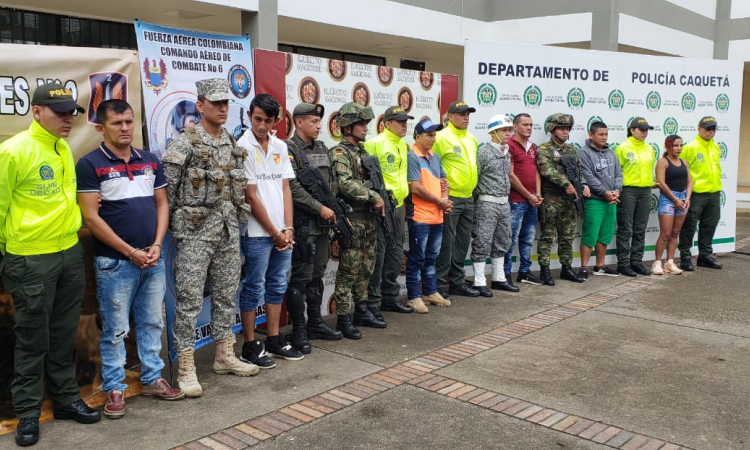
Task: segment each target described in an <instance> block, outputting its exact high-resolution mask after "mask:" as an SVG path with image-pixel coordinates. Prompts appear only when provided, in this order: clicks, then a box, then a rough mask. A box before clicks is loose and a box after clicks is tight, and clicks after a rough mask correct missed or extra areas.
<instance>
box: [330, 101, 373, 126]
mask: <svg viewBox="0 0 750 450" xmlns="http://www.w3.org/2000/svg"><path fill="white" fill-rule="evenodd" d="M374 118H375V113H373V112H372V108H370V107H369V106H367V107H365V106H362V105H360V104H359V103H356V102H349V103H345V104H344V105H342V106H341V108H339V116H338V118H337V119H336V122H337V123H338V124H339V127H348V126H349V125H354V124H355V123H360V122H365V123H366V122H369V121H371V120H372V119H374Z"/></svg>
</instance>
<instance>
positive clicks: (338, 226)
mask: <svg viewBox="0 0 750 450" xmlns="http://www.w3.org/2000/svg"><path fill="white" fill-rule="evenodd" d="M297 180H298V181H299V183H300V184H301V185H302V187H304V188H305V190H306V191H307V192H309V193H310V195H312V196H313V198H315V200H317V201H319V202H320V203H322V204H323V205H324V206H326V207H328V208H330V209H332V210H333V213H334V214H335V215H336V223H333V222H329V221H327V220H323V218H322V217H320V216H317V219H318V226H319V227H321V228H331V229H333V232H334V233H335V234H336V237H337V238H339V239H342V240H344V241H349V240H350V239H351V238H352V236H353V235H354V229H353V228H352V224H351V223H350V222H349V219H347V218H346V215H347V214H349V213H351V212H352V207H351V206H349V205H348V204H347V203H346V202H345V201H344V200H342V199H340V198H338V197H336V196H334V195H333V193H332V192H331V188H330V187H329V186H328V182H327V181H326V179H325V177H324V176H323V173H321V171H320V169H318V168H317V167H314V166H310V167H308V168H307V169H305V170H303V171H301V172H300V173H298V174H297Z"/></svg>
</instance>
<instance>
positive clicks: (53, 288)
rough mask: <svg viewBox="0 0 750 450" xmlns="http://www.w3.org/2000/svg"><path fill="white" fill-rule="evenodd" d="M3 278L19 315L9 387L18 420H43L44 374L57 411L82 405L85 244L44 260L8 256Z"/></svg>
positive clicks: (48, 256) (36, 256)
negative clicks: (78, 358)
mask: <svg viewBox="0 0 750 450" xmlns="http://www.w3.org/2000/svg"><path fill="white" fill-rule="evenodd" d="M2 275H3V284H4V286H5V289H6V290H7V291H8V293H9V294H11V295H12V296H13V307H14V308H15V310H16V312H15V316H14V320H15V327H14V331H15V335H16V346H15V353H14V358H13V364H14V375H13V382H12V383H11V392H12V394H13V408H14V409H15V412H16V416H18V418H19V419H22V418H25V417H39V415H40V413H41V410H42V397H43V396H44V372H45V370H46V372H47V385H48V388H49V389H48V391H49V396H50V398H52V401H53V402H54V403H55V406H67V405H69V404H71V403H73V402H75V401H77V400H79V399H80V398H81V397H80V392H79V390H78V384H77V382H76V365H75V361H74V360H73V354H74V343H75V339H76V334H77V333H78V320H79V318H80V316H81V306H82V305H83V291H84V289H85V287H86V274H85V271H84V267H83V244H81V243H80V242H79V243H77V244H76V245H74V246H73V247H71V248H69V249H68V250H64V251H61V252H57V253H50V254H46V255H34V256H19V255H12V254H10V253H7V254H6V255H5V258H4V260H3V268H2Z"/></svg>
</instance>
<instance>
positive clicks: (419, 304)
mask: <svg viewBox="0 0 750 450" xmlns="http://www.w3.org/2000/svg"><path fill="white" fill-rule="evenodd" d="M406 304H407V305H409V306H411V307H412V309H414V312H416V313H419V314H427V313H428V312H430V310H429V309H427V306H426V305H425V304H424V302H423V301H422V297H417V298H412V299H410V300H407V302H406Z"/></svg>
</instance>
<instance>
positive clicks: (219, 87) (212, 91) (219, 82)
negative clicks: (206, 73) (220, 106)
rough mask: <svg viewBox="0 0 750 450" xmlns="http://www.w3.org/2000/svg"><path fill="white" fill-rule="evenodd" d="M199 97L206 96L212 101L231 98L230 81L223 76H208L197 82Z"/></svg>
mask: <svg viewBox="0 0 750 450" xmlns="http://www.w3.org/2000/svg"><path fill="white" fill-rule="evenodd" d="M195 87H196V90H197V92H198V97H205V98H206V100H208V101H210V102H222V101H225V100H229V99H230V96H229V83H227V80H224V79H222V78H208V79H206V80H200V81H196V82H195Z"/></svg>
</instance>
